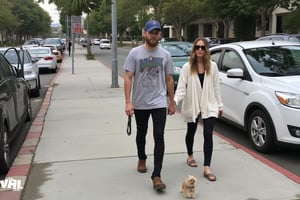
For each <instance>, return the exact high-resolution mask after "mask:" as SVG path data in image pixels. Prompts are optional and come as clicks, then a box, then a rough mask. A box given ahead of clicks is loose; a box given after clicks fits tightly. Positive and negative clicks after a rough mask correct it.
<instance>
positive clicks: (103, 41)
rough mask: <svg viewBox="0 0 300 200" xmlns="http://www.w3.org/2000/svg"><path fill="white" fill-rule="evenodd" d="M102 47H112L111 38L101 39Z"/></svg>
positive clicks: (100, 45)
mask: <svg viewBox="0 0 300 200" xmlns="http://www.w3.org/2000/svg"><path fill="white" fill-rule="evenodd" d="M99 48H100V49H111V43H110V40H109V39H101V40H100V44H99Z"/></svg>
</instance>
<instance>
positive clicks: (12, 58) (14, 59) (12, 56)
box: [3, 49, 30, 64]
mask: <svg viewBox="0 0 300 200" xmlns="http://www.w3.org/2000/svg"><path fill="white" fill-rule="evenodd" d="M18 52H19V54H20V59H21V62H22V59H23V53H22V52H20V51H18ZM3 54H4V52H3ZM24 54H25V53H24ZM5 58H6V59H7V60H8V62H10V63H11V64H18V63H19V62H18V56H17V54H16V52H15V51H14V50H12V49H10V50H8V51H7V52H6V54H5ZM24 63H30V60H29V58H28V57H27V56H25V57H24Z"/></svg>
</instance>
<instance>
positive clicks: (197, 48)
mask: <svg viewBox="0 0 300 200" xmlns="http://www.w3.org/2000/svg"><path fill="white" fill-rule="evenodd" d="M205 49H206V48H205V46H204V45H196V46H195V50H203V51H204V50H205Z"/></svg>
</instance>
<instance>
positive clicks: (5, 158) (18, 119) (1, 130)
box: [0, 54, 32, 174]
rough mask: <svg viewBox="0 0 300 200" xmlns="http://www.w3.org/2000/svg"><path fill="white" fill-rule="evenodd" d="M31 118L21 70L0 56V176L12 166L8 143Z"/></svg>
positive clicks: (26, 90)
mask: <svg viewBox="0 0 300 200" xmlns="http://www.w3.org/2000/svg"><path fill="white" fill-rule="evenodd" d="M31 118H32V111H31V102H30V98H29V85H28V83H27V82H26V81H25V79H24V78H23V71H22V68H15V67H14V66H12V65H11V64H10V63H9V62H8V61H7V59H6V58H5V57H4V56H3V55H2V54H0V174H3V173H6V172H7V171H8V170H9V168H10V166H11V164H12V160H13V159H12V158H11V155H10V150H11V149H10V143H11V142H12V140H13V139H14V138H15V137H17V136H18V132H19V130H20V129H21V128H22V125H23V124H24V122H25V121H30V120H31Z"/></svg>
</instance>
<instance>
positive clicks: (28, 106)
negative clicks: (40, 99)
mask: <svg viewBox="0 0 300 200" xmlns="http://www.w3.org/2000/svg"><path fill="white" fill-rule="evenodd" d="M26 103H27V111H26V121H30V120H31V119H32V107H31V101H30V98H29V95H28V96H27V101H26Z"/></svg>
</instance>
